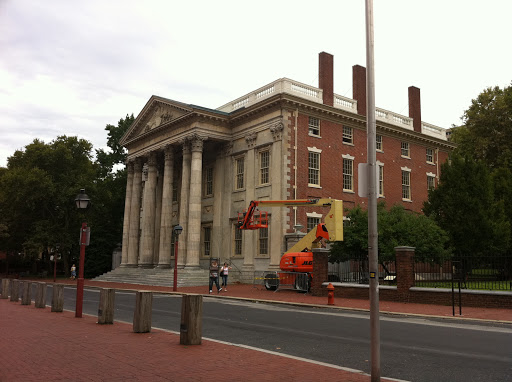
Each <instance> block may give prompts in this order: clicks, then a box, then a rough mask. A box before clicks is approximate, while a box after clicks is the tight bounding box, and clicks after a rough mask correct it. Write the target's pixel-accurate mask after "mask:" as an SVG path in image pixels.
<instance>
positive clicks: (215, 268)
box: [209, 259, 222, 294]
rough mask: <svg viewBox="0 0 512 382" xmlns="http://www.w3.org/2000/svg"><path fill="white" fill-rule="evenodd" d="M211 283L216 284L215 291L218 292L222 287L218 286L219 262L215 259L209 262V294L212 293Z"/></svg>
mask: <svg viewBox="0 0 512 382" xmlns="http://www.w3.org/2000/svg"><path fill="white" fill-rule="evenodd" d="M213 283H215V285H216V286H217V293H220V291H221V290H222V288H221V287H220V286H219V264H218V263H217V260H215V259H214V260H212V262H211V263H210V284H209V286H210V294H211V293H212V287H213Z"/></svg>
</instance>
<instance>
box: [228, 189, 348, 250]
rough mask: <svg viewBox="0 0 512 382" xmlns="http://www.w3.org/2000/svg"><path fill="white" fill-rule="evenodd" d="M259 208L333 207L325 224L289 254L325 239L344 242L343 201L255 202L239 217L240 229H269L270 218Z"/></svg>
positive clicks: (296, 245)
mask: <svg viewBox="0 0 512 382" xmlns="http://www.w3.org/2000/svg"><path fill="white" fill-rule="evenodd" d="M259 206H262V207H263V206H267V207H299V206H302V207H329V206H330V207H331V209H330V210H329V212H328V213H327V215H326V217H325V223H320V224H319V225H318V226H317V228H316V229H313V230H311V231H310V232H308V234H307V235H306V236H304V237H303V238H302V239H301V240H299V241H298V242H297V243H296V244H295V245H294V246H293V247H292V248H290V249H289V250H288V251H287V252H286V253H289V252H300V251H303V250H304V249H305V248H308V249H311V248H314V247H317V246H318V245H319V244H318V242H319V241H320V240H321V239H322V238H324V239H327V240H329V241H342V240H343V201H341V200H335V199H331V198H325V199H296V200H259V201H258V200H253V201H252V202H251V203H250V204H249V208H248V209H247V212H244V213H243V214H241V215H239V219H238V228H240V229H249V230H252V229H258V228H267V227H268V216H267V213H266V212H263V211H259V210H258V207H259Z"/></svg>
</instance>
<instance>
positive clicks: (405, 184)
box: [401, 167, 412, 202]
mask: <svg viewBox="0 0 512 382" xmlns="http://www.w3.org/2000/svg"><path fill="white" fill-rule="evenodd" d="M401 169H402V200H403V201H404V202H410V201H412V195H411V169H410V168H408V167H402V168H401Z"/></svg>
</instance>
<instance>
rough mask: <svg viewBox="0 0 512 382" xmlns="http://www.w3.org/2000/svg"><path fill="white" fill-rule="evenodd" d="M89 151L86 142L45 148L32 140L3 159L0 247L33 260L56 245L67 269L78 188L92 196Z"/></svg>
mask: <svg viewBox="0 0 512 382" xmlns="http://www.w3.org/2000/svg"><path fill="white" fill-rule="evenodd" d="M91 150H92V145H91V143H89V142H87V141H86V140H83V139H78V138H77V137H67V136H60V137H57V138H56V139H55V140H53V141H52V142H50V143H48V144H46V143H44V142H42V141H40V140H38V139H35V140H34V141H33V142H32V143H31V144H29V145H27V146H26V147H25V150H18V151H16V152H15V153H14V155H13V156H11V157H10V158H8V162H7V163H8V164H7V170H6V171H3V172H2V175H1V177H0V212H1V216H2V219H3V221H2V223H3V224H5V225H7V227H8V230H9V233H10V235H9V237H8V238H6V239H2V240H1V241H0V247H1V248H0V249H2V250H5V251H8V252H10V253H13V254H23V255H24V256H25V257H29V258H36V257H38V256H39V254H43V257H47V256H45V255H46V254H48V253H49V252H50V251H51V249H52V248H55V246H56V245H57V244H59V245H60V249H61V253H63V254H64V263H65V268H66V269H67V268H68V267H67V262H68V261H69V256H70V255H69V254H70V253H71V251H72V250H73V249H75V250H76V248H77V247H78V246H77V244H78V243H77V236H78V228H77V227H79V226H80V219H79V216H78V212H77V211H76V208H75V206H74V202H73V201H74V199H75V197H76V195H77V193H78V191H79V190H80V188H84V187H85V188H88V189H90V190H91V192H92V193H94V187H93V185H94V179H95V175H96V169H95V165H94V164H93V162H92V160H91Z"/></svg>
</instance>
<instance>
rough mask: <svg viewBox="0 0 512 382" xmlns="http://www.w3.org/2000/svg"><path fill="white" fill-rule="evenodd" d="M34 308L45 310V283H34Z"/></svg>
mask: <svg viewBox="0 0 512 382" xmlns="http://www.w3.org/2000/svg"><path fill="white" fill-rule="evenodd" d="M35 306H36V308H46V283H36V298H35Z"/></svg>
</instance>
